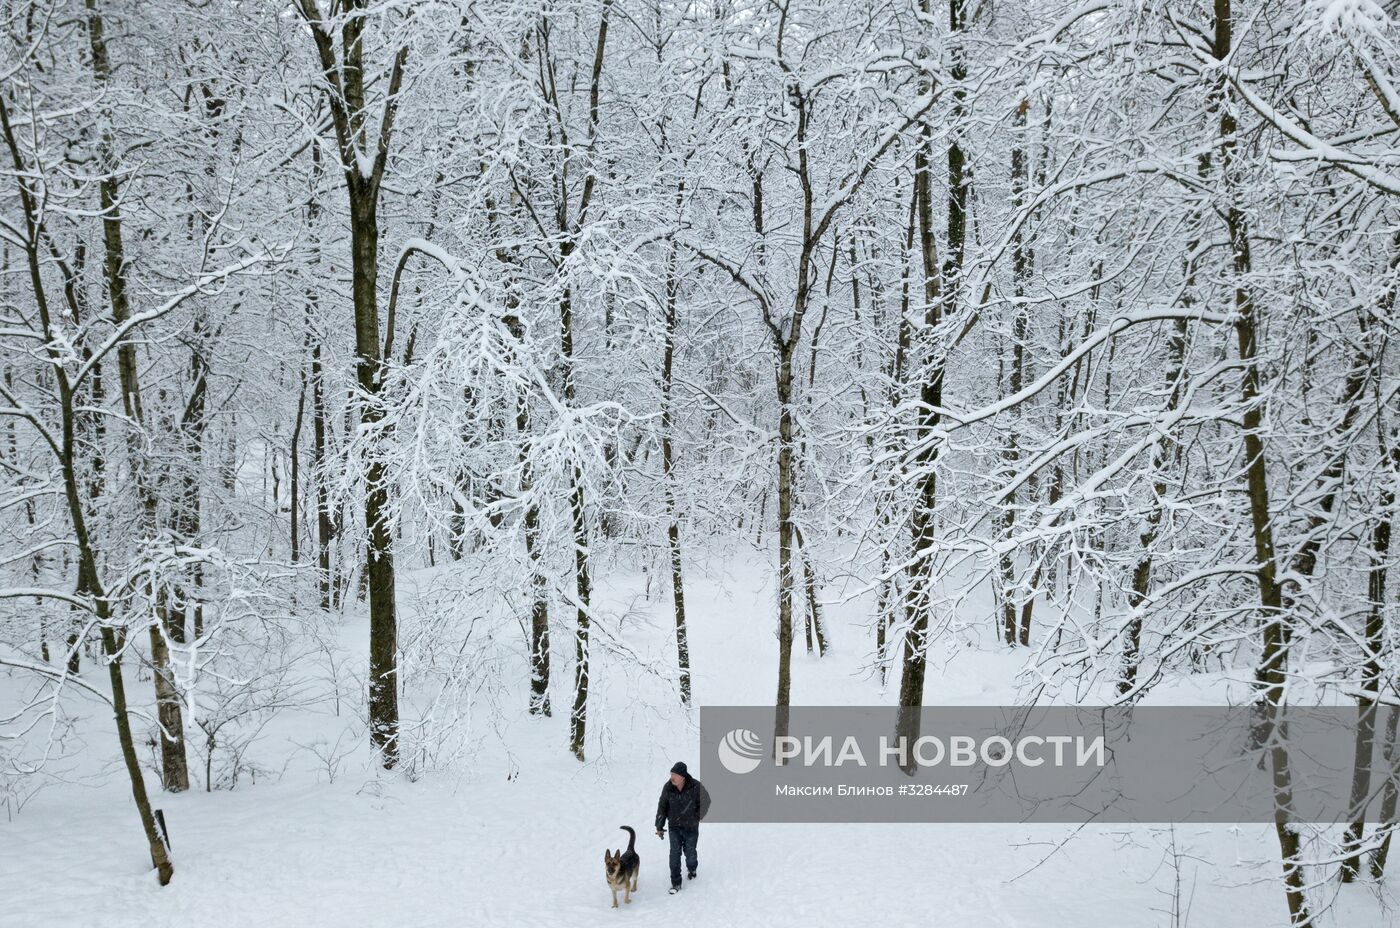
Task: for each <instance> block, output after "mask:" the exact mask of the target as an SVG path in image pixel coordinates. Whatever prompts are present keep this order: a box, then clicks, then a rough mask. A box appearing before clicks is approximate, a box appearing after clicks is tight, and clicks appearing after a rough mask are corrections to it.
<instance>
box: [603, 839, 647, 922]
mask: <svg viewBox="0 0 1400 928" xmlns="http://www.w3.org/2000/svg"><path fill="white" fill-rule="evenodd" d="M619 827H621V828H622V830H623V831H625V832H627V850H625V851H608V850H604V851H603V871H604V873H606V874H607V877H608V888H609V889H611V890H612V897H613V904H612V907H613V908H614V909H615V908H617V891H618V890H619V889H620V890H622V901H623V902H626V903H629V904H630V903H631V902H632V894H633V893H635V892H636V891H637V871H639V870H641V869H642V858H641V857H639V856H637V833H636V832H635V831H633V830H632V829H631V828H628V827H627V826H626V825H621V826H619Z"/></svg>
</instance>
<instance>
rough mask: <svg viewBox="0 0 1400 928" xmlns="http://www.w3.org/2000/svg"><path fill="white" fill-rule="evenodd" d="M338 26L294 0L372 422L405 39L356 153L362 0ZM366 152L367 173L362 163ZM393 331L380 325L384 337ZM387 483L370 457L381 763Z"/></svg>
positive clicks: (393, 618)
mask: <svg viewBox="0 0 1400 928" xmlns="http://www.w3.org/2000/svg"><path fill="white" fill-rule="evenodd" d="M343 6H344V7H345V9H344V11H343V14H344V17H343V24H342V25H341V27H340V45H341V47H340V50H339V53H337V50H336V45H335V37H334V36H333V35H332V33H331V32H330V30H329V29H328V28H327V27H326V25H325V23H324V22H323V21H322V19H321V14H320V11H319V9H318V8H317V5H316V0H297V7H298V9H299V11H300V12H301V15H302V17H303V19H304V20H305V21H306V24H307V26H308V28H309V29H310V32H311V36H312V38H313V40H314V41H315V43H316V52H317V56H318V58H319V60H320V65H321V77H322V80H323V82H324V90H325V91H326V99H327V102H328V103H329V105H330V111H331V118H332V122H333V124H334V126H335V134H336V141H337V143H338V147H339V151H340V164H341V168H342V170H343V171H344V173H345V190H346V194H347V195H348V198H349V201H350V267H351V275H350V276H351V293H352V298H353V302H354V307H355V359H356V363H355V379H356V381H357V383H358V385H359V389H360V393H361V395H362V396H363V397H364V398H365V400H366V402H365V403H364V404H363V405H362V407H361V421H362V422H364V423H365V424H366V425H369V426H373V425H374V424H375V423H376V422H378V421H379V419H380V416H381V413H380V411H379V410H378V408H377V406H376V404H375V403H374V399H375V398H376V397H377V396H378V395H379V392H380V387H381V380H382V368H383V362H384V357H383V353H384V352H383V349H382V347H381V342H380V332H379V296H378V279H379V192H380V186H381V183H382V181H383V178H384V169H385V166H386V164H387V162H388V158H389V143H390V141H391V139H392V137H393V127H394V115H395V113H396V112H397V109H398V95H399V88H400V86H401V84H402V82H403V70H404V64H405V62H406V61H407V59H408V48H407V47H402V48H400V49H399V50H398V53H397V54H396V55H395V56H394V60H393V63H392V65H391V66H390V70H389V76H388V86H387V88H386V91H385V97H384V112H383V116H382V118H381V120H380V123H379V131H378V133H377V134H376V135H375V143H374V144H375V146H376V147H375V150H374V151H373V152H372V153H362V152H361V150H360V145H361V143H362V140H363V139H365V138H366V137H367V132H366V130H365V125H364V123H365V119H366V117H367V110H366V99H365V73H364V67H365V65H364V29H365V23H366V14H367V0H345V2H344V4H343ZM363 154H369V155H370V157H371V158H372V163H371V164H372V166H371V167H370V170H369V173H368V175H366V173H365V171H364V170H363V169H362V167H361V161H362V155H363ZM392 335H393V333H392V332H389V333H386V334H385V340H386V341H388V340H389V339H391V338H392ZM388 509H389V486H388V483H387V481H386V479H385V472H384V465H383V463H382V462H380V461H379V460H378V459H375V458H371V460H370V462H369V465H368V467H367V469H366V475H365V531H366V532H367V533H368V536H369V537H368V539H367V542H366V545H365V549H366V550H365V579H366V584H367V586H368V588H369V732H370V744H371V745H373V747H374V749H375V750H376V751H377V752H379V755H380V758H381V762H382V763H383V765H384V766H385V767H386V768H392V767H393V766H395V764H397V763H398V752H399V746H398V736H399V695H398V614H397V607H396V604H395V595H396V593H395V575H394V552H393V536H392V534H391V532H390V526H389V520H388Z"/></svg>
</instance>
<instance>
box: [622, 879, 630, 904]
mask: <svg viewBox="0 0 1400 928" xmlns="http://www.w3.org/2000/svg"><path fill="white" fill-rule="evenodd" d="M622 901H623V902H625V903H627V904H628V905H631V904H632V884H631V883H629V882H627V881H626V880H624V881H623V883H622Z"/></svg>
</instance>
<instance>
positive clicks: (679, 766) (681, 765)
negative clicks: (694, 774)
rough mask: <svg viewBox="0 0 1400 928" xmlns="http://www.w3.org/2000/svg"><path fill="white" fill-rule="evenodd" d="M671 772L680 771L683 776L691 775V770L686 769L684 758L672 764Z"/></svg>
mask: <svg viewBox="0 0 1400 928" xmlns="http://www.w3.org/2000/svg"><path fill="white" fill-rule="evenodd" d="M671 772H672V773H679V774H680V775H681V776H683V777H688V776H690V771H689V770H686V769H685V761H683V760H678V761H676V762H675V763H674V764H672V765H671Z"/></svg>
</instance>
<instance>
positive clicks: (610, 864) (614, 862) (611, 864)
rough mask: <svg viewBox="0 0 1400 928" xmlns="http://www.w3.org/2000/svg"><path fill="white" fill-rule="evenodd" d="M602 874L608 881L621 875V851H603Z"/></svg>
mask: <svg viewBox="0 0 1400 928" xmlns="http://www.w3.org/2000/svg"><path fill="white" fill-rule="evenodd" d="M603 872H604V873H605V874H607V877H608V879H610V880H611V879H615V878H616V877H617V876H618V875H619V874H621V873H622V851H609V850H604V851H603Z"/></svg>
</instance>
